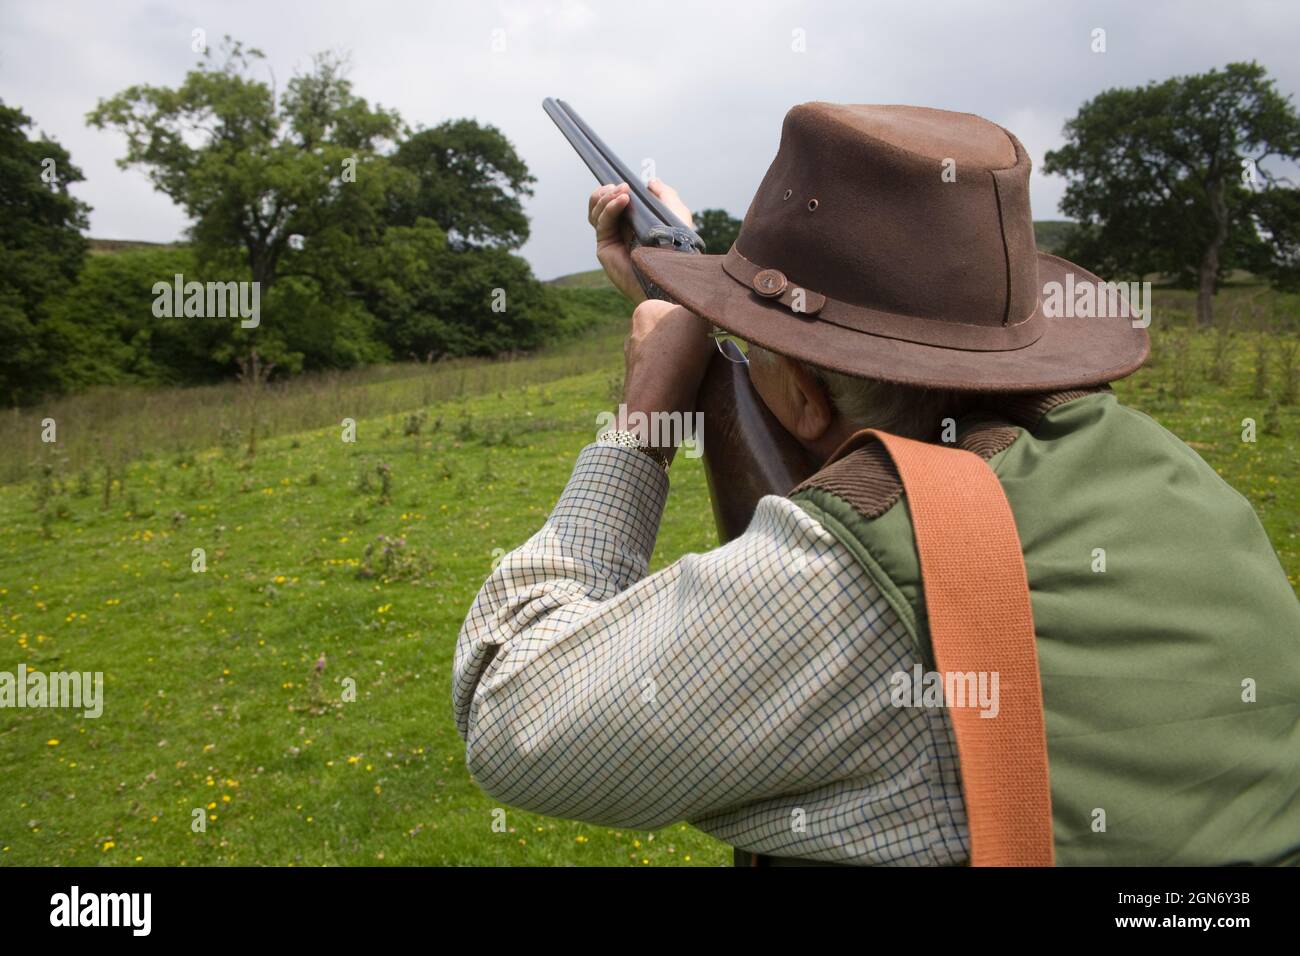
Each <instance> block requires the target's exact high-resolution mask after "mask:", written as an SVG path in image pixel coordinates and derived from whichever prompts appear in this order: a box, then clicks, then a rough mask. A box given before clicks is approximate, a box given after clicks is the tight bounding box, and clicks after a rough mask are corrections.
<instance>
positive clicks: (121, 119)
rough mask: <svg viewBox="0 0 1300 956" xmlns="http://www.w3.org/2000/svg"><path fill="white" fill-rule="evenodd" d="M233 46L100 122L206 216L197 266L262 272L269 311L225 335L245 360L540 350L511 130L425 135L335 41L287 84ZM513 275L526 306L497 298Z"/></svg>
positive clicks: (283, 364)
mask: <svg viewBox="0 0 1300 956" xmlns="http://www.w3.org/2000/svg"><path fill="white" fill-rule="evenodd" d="M224 49H225V53H224V58H223V59H222V61H221V62H220V65H214V64H213V61H212V60H211V59H210V58H209V57H208V56H207V55H205V58H204V59H203V60H202V61H201V62H200V64H199V66H198V67H197V68H196V69H194V70H192V71H191V72H190V73H188V74H187V75H186V77H185V79H184V82H182V83H181V85H180V86H178V87H177V88H175V89H171V88H167V87H154V86H133V87H131V88H129V89H127V90H124V91H122V92H121V93H119V94H117V95H116V96H114V97H111V98H110V99H107V100H104V101H101V102H100V103H99V105H98V106H97V107H96V109H95V110H93V111H92V112H91V113H90V114H89V116H88V121H89V122H90V123H91V124H92V125H95V126H97V127H100V128H113V129H117V130H121V131H122V132H123V133H124V134H125V135H126V139H127V152H126V155H125V157H124V158H123V159H122V160H120V165H122V166H124V167H127V166H141V167H143V168H144V169H145V170H146V171H147V172H148V175H149V177H150V179H151V180H152V182H153V183H154V185H155V186H157V188H158V189H159V190H161V191H162V192H164V193H166V194H167V195H168V196H170V197H171V198H172V199H173V200H174V201H175V202H177V203H178V204H179V205H181V206H182V207H183V208H184V209H185V211H186V212H187V213H188V214H189V215H190V217H191V218H192V219H193V221H194V223H193V225H192V226H191V228H190V235H191V237H192V239H193V249H194V253H195V256H196V266H195V268H196V269H197V270H199V271H201V272H204V273H206V277H207V278H209V279H213V280H218V279H220V280H230V279H238V278H242V277H244V276H247V277H248V278H250V279H251V280H252V281H255V282H257V283H259V284H260V292H261V302H262V313H263V316H264V317H265V318H264V321H262V323H261V324H260V325H258V326H257V327H256V328H242V327H240V325H239V323H234V322H232V323H227V324H225V325H223V326H222V327H221V330H220V336H219V339H218V340H217V341H215V342H213V343H211V344H210V354H211V356H212V357H213V358H215V359H216V360H217V361H218V362H219V363H221V365H222V367H223V368H224V370H225V372H226V373H227V374H229V373H230V372H231V371H233V370H234V368H235V367H236V366H237V365H238V364H239V363H240V362H241V361H243V362H244V363H245V364H247V363H248V362H250V361H251V353H252V350H253V349H254V348H256V351H257V353H258V355H259V356H260V361H263V362H265V363H267V364H268V365H274V367H275V369H276V372H277V374H283V373H293V372H297V371H299V370H301V369H304V368H321V367H331V366H333V367H338V366H348V365H353V364H359V363H363V362H371V361H378V360H382V359H384V358H388V357H390V355H392V354H396V355H397V356H399V357H402V358H405V357H406V356H407V354H408V352H409V351H411V350H413V349H417V348H418V349H422V350H425V351H437V352H439V353H440V354H441V353H444V352H445V353H449V354H484V353H486V352H488V351H500V350H508V349H514V348H526V347H529V346H530V344H537V343H535V341H534V340H535V339H536V338H537V336H538V335H543V334H546V333H547V331H548V330H550V329H553V328H554V326H555V323H554V322H553V318H554V316H553V315H552V311H553V310H552V309H551V306H550V304H549V300H548V298H547V297H546V296H545V295H544V294H542V293H541V292H540V291H539V290H540V287H539V286H537V283H536V280H535V279H534V278H533V276H532V274H531V272H530V271H529V270H528V267H527V264H526V263H524V262H523V260H521V259H518V258H517V257H513V256H511V255H510V254H509V252H508V250H509V249H511V248H513V247H515V246H517V245H518V244H520V243H521V242H523V241H524V239H526V238H527V236H528V220H527V218H526V217H525V215H524V212H523V208H522V205H521V202H520V199H521V197H523V196H527V195H529V194H530V193H531V189H530V184H531V183H532V182H533V177H532V176H530V175H529V174H528V169H527V167H526V166H525V164H524V163H523V161H522V160H521V159H520V158H519V157H518V155H517V154H516V153H515V151H514V148H513V146H511V145H510V143H509V141H508V140H507V139H506V138H505V137H504V136H502V135H501V133H500V132H499V131H498V130H496V129H494V128H493V127H490V126H488V127H480V126H479V125H478V124H477V123H475V122H474V121H472V120H456V121H451V122H447V123H443V124H441V125H439V126H437V127H435V128H434V129H431V130H424V131H422V132H416V133H409V132H407V131H405V130H404V128H403V126H402V124H401V121H400V118H399V117H398V116H397V114H396V113H394V112H391V111H387V110H384V109H381V108H379V107H371V106H370V105H369V104H368V103H367V102H366V101H365V100H364V99H363V98H361V97H360V96H358V95H356V94H355V93H354V92H353V90H352V86H351V84H350V83H349V82H348V80H347V78H346V66H347V63H346V60H345V59H343V58H340V57H338V56H333V55H321V56H318V57H316V59H315V60H314V62H313V65H312V68H311V69H310V70H309V71H308V72H306V73H304V74H300V75H297V76H295V77H294V78H293V79H291V80H290V81H289V83H288V85H287V86H286V88H285V90H284V92H283V94H280V95H277V92H276V89H275V87H274V82H273V81H271V82H267V81H263V80H260V79H257V78H256V77H254V76H253V75H252V73H251V70H252V67H253V66H254V65H255V64H256V62H257V61H260V60H262V59H263V58H264V57H263V54H262V53H261V52H260V51H258V50H254V49H248V50H245V48H244V47H243V46H242V45H241V44H239V43H238V42H236V41H233V40H231V39H230V38H227V39H226V42H225V45H224ZM403 136H406V137H407V138H405V139H403V138H402V137H403ZM489 253H491V254H489ZM458 257H463V258H458ZM160 278H165V279H169V278H170V276H161V277H160ZM186 278H187V279H188V278H189V277H188V276H187V277H186ZM430 283H433V284H430ZM534 287H536V288H534ZM496 289H503V290H505V294H506V298H507V300H508V301H509V303H510V305H509V309H508V313H507V315H508V320H506V319H501V318H499V317H497V316H498V313H495V312H492V313H490V316H492V317H491V318H489V317H488V316H487V315H485V314H484V313H483V312H482V311H481V309H482V308H483V307H487V306H489V304H490V302H491V301H492V296H493V294H494V290H496ZM411 310H416V311H414V312H413V311H411ZM431 310H437V311H431ZM434 325H436V326H437V327H438V329H439V331H438V332H437V334H432V333H430V334H423V333H420V334H416V333H413V332H410V331H409V330H410V329H411V328H412V327H417V326H418V327H423V328H425V329H426V331H427V330H428V329H429V328H430V327H432V326H434ZM503 329H513V331H514V332H515V333H517V335H516V338H514V339H511V340H509V341H507V340H506V337H504V336H503V334H501V333H502V330H503ZM420 354H421V356H423V354H424V352H423V351H422V352H421V353H420Z"/></svg>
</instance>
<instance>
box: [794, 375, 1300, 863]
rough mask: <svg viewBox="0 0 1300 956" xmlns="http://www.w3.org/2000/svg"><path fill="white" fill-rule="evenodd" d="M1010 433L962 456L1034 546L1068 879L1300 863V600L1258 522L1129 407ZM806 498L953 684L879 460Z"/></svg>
mask: <svg viewBox="0 0 1300 956" xmlns="http://www.w3.org/2000/svg"><path fill="white" fill-rule="evenodd" d="M1036 398H1037V399H1039V400H1042V399H1044V397H1043V396H1037V397H1036ZM1053 401H1055V402H1056V404H1054V405H1053ZM1044 409H1048V410H1047V411H1046V412H1045V413H1044ZM999 416H1000V417H1001V418H1002V419H1003V420H1002V421H1000V422H998V421H990V420H989V419H988V418H987V417H986V418H985V419H983V420H982V421H977V422H971V421H968V422H964V423H963V424H964V425H965V426H966V428H965V429H963V430H962V431H961V432H959V436H960V437H959V441H958V444H959V445H960V446H962V447H966V448H968V449H969V450H971V451H975V452H977V453H979V454H982V455H983V456H984V457H985V458H986V459H988V462H989V465H990V466H991V467H992V468H993V470H994V472H995V473H996V474H997V476H998V478H999V480H1000V481H1001V483H1002V487H1003V489H1004V490H1005V491H1006V495H1007V499H1008V500H1009V502H1010V504H1011V509H1012V511H1013V513H1014V514H1015V519H1016V526H1017V528H1018V530H1019V533H1020V542H1021V546H1022V548H1023V549H1024V554H1025V565H1026V568H1027V571H1028V575H1029V590H1030V598H1031V602H1032V604H1033V611H1034V624H1035V631H1036V633H1037V635H1038V661H1039V668H1040V672H1041V675H1042V685H1043V698H1044V707H1045V710H1046V722H1047V750H1048V762H1049V765H1050V773H1051V789H1052V816H1053V831H1054V835H1055V841H1056V859H1057V862H1058V864H1061V865H1104V864H1119V865H1124V864H1165V865H1206V864H1244V863H1253V864H1272V863H1296V862H1300V603H1298V602H1297V600H1296V596H1295V594H1294V592H1293V591H1292V590H1291V587H1290V585H1289V584H1288V583H1287V580H1286V575H1285V574H1284V573H1283V571H1282V568H1281V566H1280V565H1279V563H1278V560H1277V556H1276V554H1275V553H1274V551H1273V549H1272V547H1271V546H1270V544H1269V542H1268V539H1267V537H1266V536H1265V533H1264V529H1263V528H1262V527H1261V526H1260V523H1259V520H1258V519H1257V518H1256V516H1255V513H1254V511H1253V510H1252V509H1251V507H1250V505H1249V504H1248V503H1247V502H1246V500H1245V499H1244V498H1242V497H1241V495H1239V494H1238V493H1237V492H1236V491H1234V490H1233V489H1232V488H1231V487H1229V486H1228V485H1227V484H1226V483H1225V482H1224V481H1223V480H1222V479H1221V478H1219V476H1218V475H1217V474H1215V472H1214V470H1213V469H1211V468H1210V467H1209V466H1208V465H1206V464H1205V462H1203V461H1202V460H1201V459H1200V457H1199V456H1197V454H1196V453H1195V452H1193V451H1192V450H1191V449H1190V448H1188V447H1187V445H1186V444H1184V443H1183V442H1182V441H1180V440H1179V439H1178V438H1176V437H1175V436H1174V435H1172V434H1170V433H1169V432H1167V431H1166V430H1165V429H1163V428H1161V427H1160V426H1159V425H1157V424H1156V423H1155V422H1154V421H1152V420H1151V419H1150V418H1148V417H1146V416H1145V415H1143V414H1141V413H1139V412H1136V411H1133V410H1132V409H1129V408H1126V407H1124V406H1122V405H1120V404H1119V403H1118V402H1117V401H1116V399H1115V396H1114V395H1113V394H1111V393H1110V392H1109V391H1102V392H1093V393H1088V394H1082V393H1064V394H1062V395H1058V396H1055V397H1051V396H1049V397H1047V398H1046V400H1045V401H1042V402H1041V404H1038V405H1037V406H1036V407H1034V406H1032V405H1030V406H1027V407H1026V408H1021V409H1020V411H1019V412H1018V413H1016V412H1007V411H1005V410H1003V411H1002V412H1000V413H999ZM1013 423H1015V424H1013ZM791 497H792V499H793V500H794V501H795V502H797V503H798V504H799V505H800V506H801V507H802V508H804V509H805V510H806V511H808V512H809V513H810V514H812V515H813V516H814V517H816V518H817V519H818V520H819V521H821V522H822V524H823V525H824V526H825V527H826V528H827V530H828V531H830V532H831V533H832V534H833V535H835V537H836V538H838V539H839V540H840V541H841V542H843V543H844V544H845V545H846V546H847V547H848V548H849V549H850V550H851V551H852V552H853V553H854V555H855V556H856V557H857V559H858V561H859V562H860V563H861V564H862V566H863V567H864V568H865V570H866V571H867V573H868V574H869V575H870V576H871V577H872V578H873V579H874V580H875V582H876V584H877V585H878V586H879V588H880V589H881V591H882V592H883V594H884V595H885V597H886V599H887V600H888V601H889V602H890V604H891V605H892V606H893V608H894V610H895V611H896V612H897V613H898V615H899V617H900V618H901V619H902V621H903V623H904V625H905V626H906V628H907V630H908V632H909V634H910V635H911V637H912V639H913V640H914V641H915V643H916V647H917V653H918V655H919V656H920V659H921V661H922V662H923V663H924V664H925V667H926V669H927V670H934V658H933V655H932V653H931V651H930V646H929V634H928V630H927V626H926V612H925V602H924V598H923V595H922V590H921V576H920V569H919V565H918V560H917V553H916V545H915V542H914V540H913V536H912V526H911V521H910V518H909V515H908V512H907V504H906V499H905V498H904V497H902V495H901V486H900V485H899V482H898V477H897V472H896V471H895V470H894V469H893V466H892V464H890V463H889V461H888V457H887V455H885V453H884V451H883V449H882V448H880V446H879V444H878V443H875V442H873V443H871V444H870V445H868V446H864V447H863V448H860V449H858V450H857V451H855V452H852V453H851V454H849V455H847V456H846V457H844V458H842V459H840V460H839V461H837V462H835V463H834V464H832V465H829V466H827V467H826V468H824V469H823V470H822V471H820V472H818V474H817V475H814V476H813V477H812V478H810V479H809V480H808V481H806V482H804V483H803V484H802V485H800V486H799V488H798V489H796V490H795V492H794V493H792V496H791ZM1103 568H1104V570H1103ZM1103 827H1104V828H1103Z"/></svg>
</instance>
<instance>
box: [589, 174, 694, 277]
mask: <svg viewBox="0 0 1300 956" xmlns="http://www.w3.org/2000/svg"><path fill="white" fill-rule="evenodd" d="M646 187H647V188H648V189H649V190H650V192H652V193H654V194H655V196H656V197H658V198H659V200H660V201H661V202H662V203H663V204H664V205H665V206H667V207H668V208H669V209H671V210H672V211H673V212H674V213H676V214H677V217H678V218H679V219H681V220H682V222H684V223H686V225H688V226H690V227H691V228H692V229H693V228H695V221H694V220H693V219H692V218H691V211H690V210H689V209H687V208H686V204H685V203H683V202H682V200H681V197H680V196H678V195H677V190H675V189H673V187H672V186H669V185H668V184H667V183H665V182H663V181H662V180H659V179H652V180H650V182H648V183H647V184H646ZM630 196H631V192H630V190H629V189H628V185H627V183H619V184H618V185H617V186H600V187H598V188H597V189H596V190H595V191H594V192H593V193H592V194H591V195H590V196H589V197H588V198H587V220H588V221H589V222H590V223H591V224H592V226H594V227H595V229H596V260H597V261H598V262H599V263H600V265H601V268H603V269H604V270H605V275H607V276H609V280H610V281H611V282H613V283H614V285H615V287H616V288H617V289H618V291H620V292H622V293H623V294H624V295H625V296H627V297H628V298H629V299H631V300H632V301H633V302H643V301H645V293H644V292H643V291H641V284H640V283H639V282H637V279H636V272H634V271H633V269H632V256H631V255H630V254H629V253H628V250H627V240H626V238H625V237H624V235H623V229H622V228H621V227H622V216H623V210H624V209H626V208H627V204H628V202H629V201H630Z"/></svg>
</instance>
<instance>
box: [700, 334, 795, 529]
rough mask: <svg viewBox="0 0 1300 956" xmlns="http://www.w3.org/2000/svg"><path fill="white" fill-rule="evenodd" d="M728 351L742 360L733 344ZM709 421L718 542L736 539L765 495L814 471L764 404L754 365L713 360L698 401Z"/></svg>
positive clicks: (707, 458)
mask: <svg viewBox="0 0 1300 956" xmlns="http://www.w3.org/2000/svg"><path fill="white" fill-rule="evenodd" d="M723 347H724V348H727V349H730V350H732V353H733V356H734V357H736V358H739V356H740V350H739V349H737V348H736V346H735V345H734V344H733V343H731V342H725V343H724V344H723ZM696 407H697V408H698V410H699V411H700V412H701V414H702V415H703V418H704V435H703V446H704V472H705V475H706V476H707V477H708V481H709V498H710V499H711V500H712V502H713V520H714V521H715V522H716V524H717V526H718V539H719V540H720V541H722V542H723V543H725V542H727V541H730V540H731V539H732V538H735V537H736V536H737V535H739V534H740V533H741V532H743V531H744V530H745V528H746V527H747V526H748V525H749V519H750V518H752V517H753V515H754V509H755V508H756V507H758V500H759V499H760V498H762V497H763V496H764V495H784V494H788V493H789V492H790V489H791V488H793V487H794V486H795V485H797V484H799V482H801V481H802V480H803V479H805V478H807V477H808V476H809V475H811V474H812V473H813V471H814V470H815V467H816V466H815V464H814V463H813V462H812V461H811V460H810V459H809V456H808V454H807V453H806V452H805V451H804V449H803V446H802V445H800V444H799V442H798V441H797V440H796V439H795V438H794V436H793V435H791V434H790V433H789V432H787V431H786V430H785V429H784V428H783V427H782V426H781V423H780V422H778V421H777V420H776V416H774V415H773V414H772V413H771V412H770V411H769V410H768V408H767V406H766V405H765V404H763V399H762V398H760V397H759V394H758V392H757V391H755V389H754V386H753V383H751V382H750V380H749V366H748V365H746V364H744V363H743V362H740V361H732V360H729V359H727V358H726V357H725V356H723V355H722V354H721V353H719V354H718V355H715V356H714V357H713V361H712V362H711V363H710V364H709V368H708V371H707V372H706V373H705V376H704V381H703V383H701V385H700V391H699V393H698V395H697V397H696Z"/></svg>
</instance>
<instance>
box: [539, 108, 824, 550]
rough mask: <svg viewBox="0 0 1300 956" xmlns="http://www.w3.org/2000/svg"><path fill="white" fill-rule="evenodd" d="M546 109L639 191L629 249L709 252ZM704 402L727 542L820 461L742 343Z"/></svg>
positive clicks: (601, 166)
mask: <svg viewBox="0 0 1300 956" xmlns="http://www.w3.org/2000/svg"><path fill="white" fill-rule="evenodd" d="M542 108H543V109H544V110H546V114H547V115H548V116H550V118H551V119H552V121H554V123H555V125H556V126H557V127H559V130H560V132H561V133H563V134H564V137H565V139H567V140H568V141H569V145H570V146H572V147H573V149H574V150H575V151H576V152H577V154H578V156H579V157H580V158H581V159H582V161H583V162H584V163H586V164H587V168H588V169H590V170H591V172H592V175H594V176H595V177H596V181H597V182H599V183H600V184H601V185H617V184H618V183H623V182H625V183H627V184H628V191H629V192H630V193H631V196H630V198H629V202H628V205H627V209H626V210H625V211H624V213H623V229H624V232H623V235H624V238H625V240H626V241H627V243H628V246H629V248H635V247H636V246H638V245H648V246H660V247H667V248H671V249H674V250H676V251H677V252H679V253H681V254H682V255H700V254H702V253H703V252H704V251H705V250H704V243H703V241H701V239H700V237H699V236H698V235H696V233H695V232H694V230H692V229H691V228H690V227H689V226H687V225H686V224H685V223H684V222H682V221H681V220H680V219H679V218H678V217H677V216H676V215H674V214H673V212H672V210H670V209H669V208H668V207H667V206H665V205H664V204H663V203H662V202H660V201H659V198H658V197H657V196H655V195H654V194H653V193H652V192H650V190H649V189H647V188H646V187H645V184H644V183H642V182H641V180H640V179H639V178H638V177H636V176H634V175H632V173H631V171H630V170H629V169H628V168H627V167H626V166H625V165H624V164H623V162H622V161H621V160H620V159H619V158H618V157H617V156H616V155H614V152H613V150H611V149H610V148H609V147H608V146H606V145H605V143H604V141H603V140H602V139H601V138H600V137H599V136H597V135H596V133H595V132H594V131H593V130H592V129H591V127H590V126H588V125H587V124H586V123H585V122H583V120H582V118H581V117H580V116H578V114H577V112H576V111H575V110H574V109H573V107H571V106H569V104H567V103H565V102H564V101H563V100H557V99H555V98H554V97H547V98H546V99H545V100H543V101H542ZM637 281H638V282H639V283H640V284H641V288H642V289H643V290H644V291H645V294H646V297H647V298H652V299H663V300H665V301H667V302H672V301H673V298H672V296H670V295H668V293H667V292H665V291H664V290H663V289H660V288H659V287H658V286H656V285H654V284H653V283H651V282H649V281H648V280H647V279H646V278H645V277H644V276H642V275H641V274H640V273H637ZM723 350H726V351H727V354H726V355H724V354H722V351H723ZM696 407H697V409H698V410H699V411H700V412H701V413H702V414H703V417H704V430H705V436H704V441H703V447H704V473H705V477H706V478H707V480H708V484H709V499H710V500H711V501H712V503H713V520H714V522H715V523H716V525H717V528H718V538H719V540H721V541H722V542H724V543H725V542H727V541H730V540H732V539H733V538H735V537H736V536H738V535H739V534H741V532H743V531H744V530H745V528H746V527H747V526H748V525H749V520H750V518H751V517H753V514H754V509H755V508H756V507H757V506H758V501H759V499H760V498H762V497H763V496H764V495H784V494H787V493H788V492H789V491H790V489H791V488H793V487H794V486H795V485H797V484H798V483H799V482H800V481H801V480H802V479H804V478H806V477H807V476H808V475H809V474H811V473H812V471H813V468H814V464H813V463H812V462H811V461H810V460H809V458H808V455H807V453H806V452H805V451H804V449H803V446H801V445H800V444H799V443H798V441H796V440H795V438H794V436H792V435H791V434H790V433H789V432H787V431H786V430H785V429H784V428H782V427H781V423H780V422H778V421H777V420H776V417H775V416H774V415H773V414H772V413H771V412H770V411H769V410H768V408H767V406H766V405H765V404H764V403H763V400H762V399H761V398H760V397H759V395H758V392H757V391H755V389H754V386H753V383H751V382H750V380H749V367H748V364H747V363H746V362H745V358H744V356H743V355H742V354H741V352H740V349H739V348H737V347H736V345H735V343H734V342H730V341H725V342H722V343H721V344H720V347H719V354H718V355H715V356H714V357H713V360H712V361H711V362H710V363H709V368H708V370H707V372H706V373H705V376H704V381H703V383H702V384H701V385H700V391H699V394H698V396H697V397H696Z"/></svg>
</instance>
